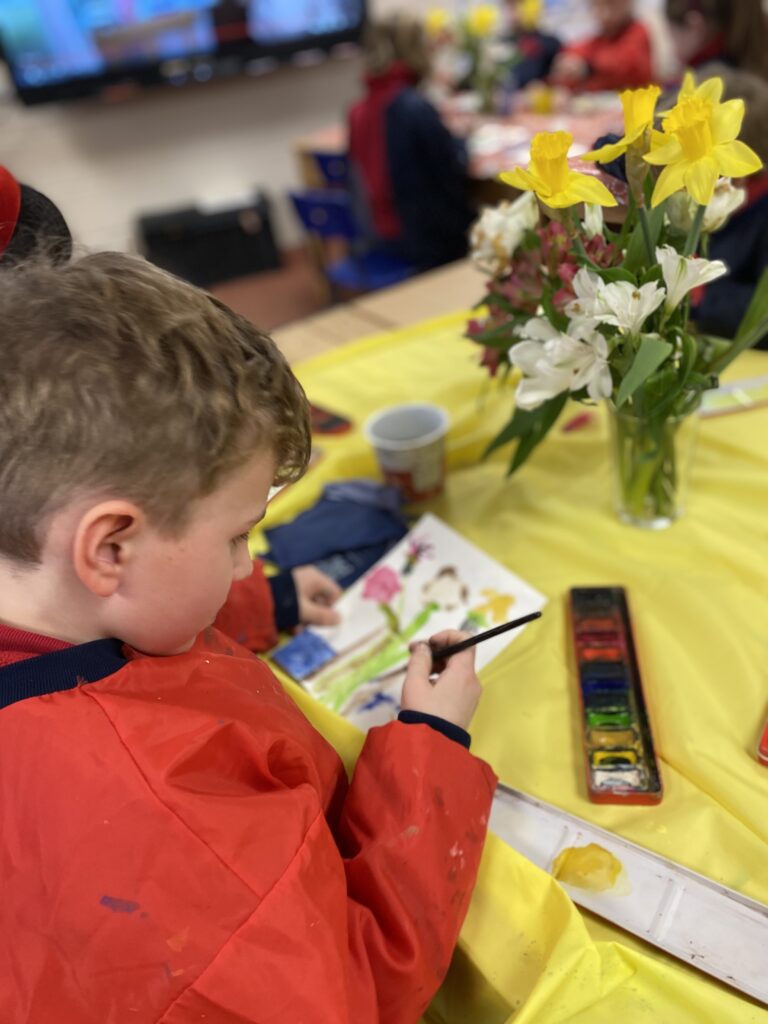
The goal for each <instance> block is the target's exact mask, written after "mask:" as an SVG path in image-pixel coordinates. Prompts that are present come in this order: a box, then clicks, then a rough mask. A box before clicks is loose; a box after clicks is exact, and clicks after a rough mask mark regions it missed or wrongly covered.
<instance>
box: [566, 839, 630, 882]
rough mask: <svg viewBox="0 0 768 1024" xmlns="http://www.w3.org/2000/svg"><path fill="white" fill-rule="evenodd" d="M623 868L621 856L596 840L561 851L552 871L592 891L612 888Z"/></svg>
mask: <svg viewBox="0 0 768 1024" xmlns="http://www.w3.org/2000/svg"><path fill="white" fill-rule="evenodd" d="M622 870H623V867H622V863H621V861H620V860H619V859H618V857H614V855H613V854H612V853H609V852H608V850H604V849H603V847H602V846H598V845H597V844H596V843H589V845H588V846H570V847H568V849H567V850H561V851H560V853H558V855H557V857H556V858H555V863H554V865H553V866H552V874H553V875H554V877H555V878H557V879H558V881H560V882H565V884H566V885H573V886H574V887H575V888H577V889H589V890H591V891H592V892H605V891H606V889H612V888H613V887H614V885H615V884H616V882H617V880H618V878H619V875H621V873H622Z"/></svg>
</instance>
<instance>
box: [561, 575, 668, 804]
mask: <svg viewBox="0 0 768 1024" xmlns="http://www.w3.org/2000/svg"><path fill="white" fill-rule="evenodd" d="M570 616H571V633H572V637H573V648H574V654H575V661H576V676H577V682H578V692H579V701H580V707H581V723H582V736H583V741H584V755H585V759H586V773H587V790H588V793H589V798H590V800H592V801H593V802H595V803H610V804H657V803H658V802H659V801H660V800H661V796H662V784H661V776H660V774H659V767H658V763H657V761H656V754H655V752H654V748H653V737H652V735H651V725H650V720H649V717H648V709H647V707H646V703H645V696H644V694H643V686H642V681H641V678H640V668H639V665H638V661H637V653H636V649H635V642H634V638H633V635H632V626H631V623H630V619H629V608H628V605H627V598H626V594H625V592H624V590H623V588H622V587H576V588H574V589H573V590H571V592H570Z"/></svg>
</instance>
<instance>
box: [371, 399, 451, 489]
mask: <svg viewBox="0 0 768 1024" xmlns="http://www.w3.org/2000/svg"><path fill="white" fill-rule="evenodd" d="M448 423H449V419H448V413H447V412H446V411H445V409H441V408H440V406H439V405H430V404H429V403H427V402H406V403H404V404H403V405H393V406H390V407H389V408H387V409H382V410H381V412H378V413H376V415H375V416H372V417H371V419H369V420H368V422H367V423H366V425H365V436H366V437H367V438H368V440H369V441H370V443H371V445H372V446H373V449H374V451H375V452H376V458H377V459H378V462H379V467H380V468H381V472H382V474H383V476H384V479H385V480H386V482H387V483H388V484H394V485H395V486H396V487H399V488H400V490H401V491H402V492H403V495H404V497H405V499H406V501H424V500H425V499H427V498H434V497H436V496H437V495H438V494H440V493H441V491H442V490H443V486H444V484H445V435H446V433H447V431H448Z"/></svg>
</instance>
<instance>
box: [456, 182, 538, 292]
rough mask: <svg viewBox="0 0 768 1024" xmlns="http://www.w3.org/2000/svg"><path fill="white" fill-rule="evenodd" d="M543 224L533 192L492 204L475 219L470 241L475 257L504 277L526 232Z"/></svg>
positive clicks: (491, 272)
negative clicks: (540, 223)
mask: <svg viewBox="0 0 768 1024" xmlns="http://www.w3.org/2000/svg"><path fill="white" fill-rule="evenodd" d="M538 223H539V204H538V201H537V199H536V196H535V194H534V193H533V192H523V194H522V195H521V196H520V197H519V199H516V200H515V201H514V202H512V203H508V202H502V203H499V205H498V206H493V207H488V208H487V209H485V210H483V212H482V214H481V215H480V217H479V218H478V220H476V221H475V223H474V224H473V226H472V230H471V232H470V236H469V240H470V245H471V249H472V260H473V261H474V263H475V264H476V265H477V266H478V267H479V268H480V270H482V271H483V273H485V274H489V275H490V276H491V277H500V276H502V275H503V274H504V272H505V271H506V270H507V269H508V267H509V261H510V259H511V258H512V256H513V254H514V252H515V250H516V249H517V248H518V246H519V245H520V243H521V242H522V240H523V238H524V236H525V232H526V231H529V230H532V229H533V228H535V227H536V225H537V224H538Z"/></svg>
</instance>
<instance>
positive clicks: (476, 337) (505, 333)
mask: <svg viewBox="0 0 768 1024" xmlns="http://www.w3.org/2000/svg"><path fill="white" fill-rule="evenodd" d="M514 329H515V324H514V322H510V323H505V324H499V325H498V326H497V327H489V328H488V330H487V331H483V332H482V333H480V334H473V335H472V336H471V338H470V339H469V340H470V341H476V342H478V344H480V345H491V344H493V342H494V341H497V340H498V339H500V338H510V339H512V340H514ZM511 343H512V341H510V344H511Z"/></svg>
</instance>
